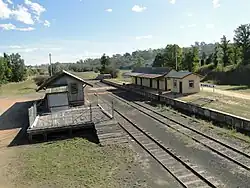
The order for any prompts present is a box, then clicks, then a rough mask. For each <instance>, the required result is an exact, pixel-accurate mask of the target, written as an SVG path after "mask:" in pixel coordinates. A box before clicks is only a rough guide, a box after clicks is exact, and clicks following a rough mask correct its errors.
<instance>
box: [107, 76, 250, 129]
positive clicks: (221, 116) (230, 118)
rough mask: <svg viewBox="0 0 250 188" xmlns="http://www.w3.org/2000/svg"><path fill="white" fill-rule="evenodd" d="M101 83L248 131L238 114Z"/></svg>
mask: <svg viewBox="0 0 250 188" xmlns="http://www.w3.org/2000/svg"><path fill="white" fill-rule="evenodd" d="M103 83H106V84H109V85H111V86H114V87H117V88H121V89H125V90H129V91H132V92H134V93H137V94H139V95H142V96H145V97H147V98H149V99H154V100H160V101H161V102H164V103H165V104H167V105H170V106H171V107H173V108H175V109H179V110H184V111H186V112H188V113H191V114H195V115H199V116H202V117H205V118H206V119H208V120H212V121H216V122H219V123H226V124H227V125H230V126H232V127H234V128H237V129H241V130H244V131H250V120H249V119H246V118H243V117H239V116H236V115H232V114H229V113H226V112H222V111H218V110H215V109H210V108H206V107H201V106H198V105H195V104H191V103H188V102H185V101H181V100H178V99H172V98H169V97H166V96H162V95H158V94H152V93H149V92H145V91H143V90H136V89H133V90H131V89H129V88H128V87H126V86H125V85H120V84H117V83H114V82H110V81H107V80H103Z"/></svg>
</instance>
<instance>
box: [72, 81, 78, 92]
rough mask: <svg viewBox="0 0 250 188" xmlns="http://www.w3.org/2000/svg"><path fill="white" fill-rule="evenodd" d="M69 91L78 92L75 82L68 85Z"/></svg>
mask: <svg viewBox="0 0 250 188" xmlns="http://www.w3.org/2000/svg"><path fill="white" fill-rule="evenodd" d="M70 92H71V94H77V93H78V88H77V84H75V83H73V84H71V85H70Z"/></svg>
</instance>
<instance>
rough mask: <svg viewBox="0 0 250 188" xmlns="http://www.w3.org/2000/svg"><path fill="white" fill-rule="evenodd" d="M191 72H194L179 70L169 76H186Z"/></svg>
mask: <svg viewBox="0 0 250 188" xmlns="http://www.w3.org/2000/svg"><path fill="white" fill-rule="evenodd" d="M190 74H193V73H192V72H189V71H179V72H170V73H169V74H168V75H167V76H168V77H170V78H184V77H186V76H188V75H190Z"/></svg>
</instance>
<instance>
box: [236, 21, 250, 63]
mask: <svg viewBox="0 0 250 188" xmlns="http://www.w3.org/2000/svg"><path fill="white" fill-rule="evenodd" d="M234 32H235V36H234V41H235V43H236V45H237V46H238V47H240V49H241V52H242V56H243V58H242V60H243V62H242V63H243V64H244V65H246V64H248V63H249V60H250V24H244V25H240V26H239V27H238V28H237V29H236V30H235V31H234Z"/></svg>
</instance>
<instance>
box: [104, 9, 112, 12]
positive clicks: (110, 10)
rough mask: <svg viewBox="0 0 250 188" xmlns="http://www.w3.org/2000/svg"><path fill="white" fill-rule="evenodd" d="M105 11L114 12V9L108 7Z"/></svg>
mask: <svg viewBox="0 0 250 188" xmlns="http://www.w3.org/2000/svg"><path fill="white" fill-rule="evenodd" d="M105 11H106V12H112V11H113V9H111V8H108V9H106V10H105Z"/></svg>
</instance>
